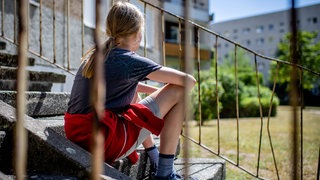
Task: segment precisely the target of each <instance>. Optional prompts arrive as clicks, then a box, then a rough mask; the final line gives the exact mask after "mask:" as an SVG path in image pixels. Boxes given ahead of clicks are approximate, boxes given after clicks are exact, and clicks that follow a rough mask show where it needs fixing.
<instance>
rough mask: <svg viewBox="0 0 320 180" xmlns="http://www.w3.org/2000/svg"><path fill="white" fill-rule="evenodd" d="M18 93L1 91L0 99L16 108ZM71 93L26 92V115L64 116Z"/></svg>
mask: <svg viewBox="0 0 320 180" xmlns="http://www.w3.org/2000/svg"><path fill="white" fill-rule="evenodd" d="M16 95H17V92H16V91H0V99H1V100H2V101H4V102H5V103H7V104H9V105H10V106H13V107H16ZM69 97H70V93H64V92H26V114H27V115H29V116H32V117H38V116H55V115H63V114H64V113H65V112H66V110H67V105H68V101H69Z"/></svg>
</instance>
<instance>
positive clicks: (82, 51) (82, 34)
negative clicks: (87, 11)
mask: <svg viewBox="0 0 320 180" xmlns="http://www.w3.org/2000/svg"><path fill="white" fill-rule="evenodd" d="M83 12H84V7H83V0H81V56H83V55H84V23H83Z"/></svg>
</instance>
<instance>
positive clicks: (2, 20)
mask: <svg viewBox="0 0 320 180" xmlns="http://www.w3.org/2000/svg"><path fill="white" fill-rule="evenodd" d="M1 5H2V7H1V36H4V0H2V1H1Z"/></svg>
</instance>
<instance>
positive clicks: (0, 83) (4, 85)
mask: <svg viewBox="0 0 320 180" xmlns="http://www.w3.org/2000/svg"><path fill="white" fill-rule="evenodd" d="M52 84H53V83H51V82H46V81H36V82H32V81H28V82H27V91H41V92H50V91H51V88H52ZM16 89H17V81H16V80H0V90H5V91H15V90H16Z"/></svg>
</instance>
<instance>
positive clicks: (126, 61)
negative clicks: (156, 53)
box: [68, 48, 161, 114]
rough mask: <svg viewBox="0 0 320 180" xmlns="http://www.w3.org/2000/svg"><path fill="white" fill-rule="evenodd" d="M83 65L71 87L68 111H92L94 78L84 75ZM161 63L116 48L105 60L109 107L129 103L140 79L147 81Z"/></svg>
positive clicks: (80, 112) (107, 105)
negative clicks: (91, 89) (92, 82)
mask: <svg viewBox="0 0 320 180" xmlns="http://www.w3.org/2000/svg"><path fill="white" fill-rule="evenodd" d="M82 66H83V65H81V67H80V68H79V70H78V72H77V75H76V77H75V80H74V84H73V87H72V90H71V96H70V101H69V104H68V113H70V114H75V113H77V114H85V113H89V112H90V111H91V107H90V104H89V92H90V80H89V79H87V78H85V77H83V76H82ZM160 68H161V66H160V65H159V64H157V63H155V62H153V61H152V60H150V59H148V58H145V57H141V56H139V55H138V54H136V53H134V52H132V51H128V50H125V49H120V48H114V49H112V50H111V51H110V53H109V56H108V57H107V59H106V60H105V62H104V73H105V80H106V101H105V108H106V109H110V110H119V109H121V108H124V107H126V106H128V105H129V104H130V103H131V101H132V99H133V97H134V94H135V92H136V88H137V85H138V83H139V81H143V80H146V76H147V75H148V74H150V73H151V72H153V71H155V70H157V69H160Z"/></svg>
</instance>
